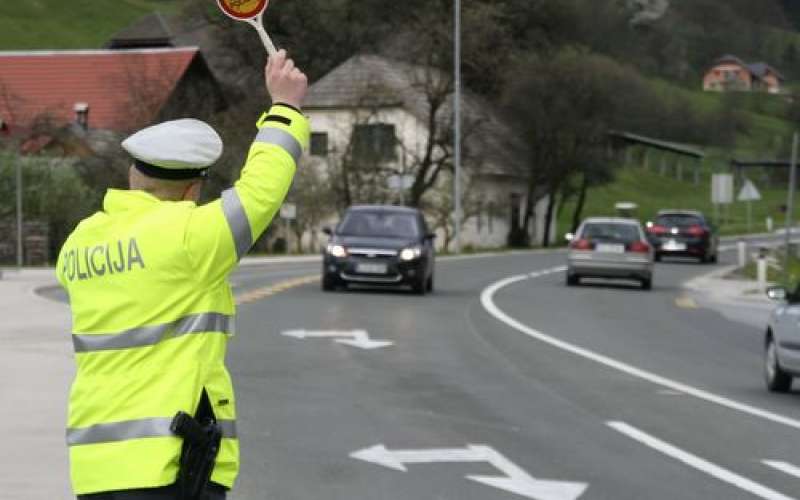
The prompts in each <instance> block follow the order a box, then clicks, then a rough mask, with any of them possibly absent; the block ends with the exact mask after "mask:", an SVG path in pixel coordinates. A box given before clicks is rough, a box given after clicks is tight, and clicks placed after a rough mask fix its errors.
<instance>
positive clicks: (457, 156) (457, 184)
mask: <svg viewBox="0 0 800 500" xmlns="http://www.w3.org/2000/svg"><path fill="white" fill-rule="evenodd" d="M454 3H455V5H454V9H455V12H454V18H455V19H454V21H453V30H454V31H455V33H454V34H453V37H454V39H455V43H454V44H453V51H454V52H455V54H454V59H455V60H454V68H453V72H454V73H455V77H454V80H455V82H454V86H455V96H454V98H453V100H454V102H453V115H454V116H453V121H454V122H455V130H454V136H455V138H454V141H453V142H454V144H453V149H454V150H455V151H453V161H454V163H455V168H454V169H453V170H454V172H455V173H454V177H455V178H454V179H453V197H454V198H455V200H453V201H454V202H455V213H454V214H453V218H454V219H455V220H453V227H454V228H455V231H454V232H455V235H454V236H455V243H456V253H460V252H461V0H455V2H454Z"/></svg>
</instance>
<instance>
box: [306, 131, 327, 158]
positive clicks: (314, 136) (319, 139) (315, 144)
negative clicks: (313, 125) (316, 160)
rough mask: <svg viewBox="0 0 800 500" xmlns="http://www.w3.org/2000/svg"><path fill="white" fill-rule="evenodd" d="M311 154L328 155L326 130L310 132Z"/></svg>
mask: <svg viewBox="0 0 800 500" xmlns="http://www.w3.org/2000/svg"><path fill="white" fill-rule="evenodd" d="M310 150H311V156H327V155H328V133H327V132H312V133H311V148H310Z"/></svg>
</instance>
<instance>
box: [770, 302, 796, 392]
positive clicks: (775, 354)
mask: <svg viewBox="0 0 800 500" xmlns="http://www.w3.org/2000/svg"><path fill="white" fill-rule="evenodd" d="M767 296H768V297H769V298H771V299H772V300H775V301H778V302H780V304H779V305H778V307H776V308H775V310H774V311H772V314H770V317H769V322H768V323H767V332H766V334H765V336H764V379H765V381H766V383H767V389H769V390H770V391H773V392H789V390H791V388H792V379H793V378H794V377H799V376H800V293H798V290H796V291H795V292H794V293H789V292H788V291H787V290H786V289H785V288H782V287H775V288H770V289H769V290H767Z"/></svg>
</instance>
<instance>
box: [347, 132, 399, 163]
mask: <svg viewBox="0 0 800 500" xmlns="http://www.w3.org/2000/svg"><path fill="white" fill-rule="evenodd" d="M396 144H397V139H396V135H395V130H394V125H391V124H388V123H371V124H368V125H356V126H355V127H354V128H353V154H354V155H355V156H356V157H357V158H360V159H367V160H377V161H389V160H396V159H397V149H396V147H395V146H396Z"/></svg>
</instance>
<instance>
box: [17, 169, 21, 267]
mask: <svg viewBox="0 0 800 500" xmlns="http://www.w3.org/2000/svg"><path fill="white" fill-rule="evenodd" d="M16 165H17V270H22V157H20V156H17V158H16Z"/></svg>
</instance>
